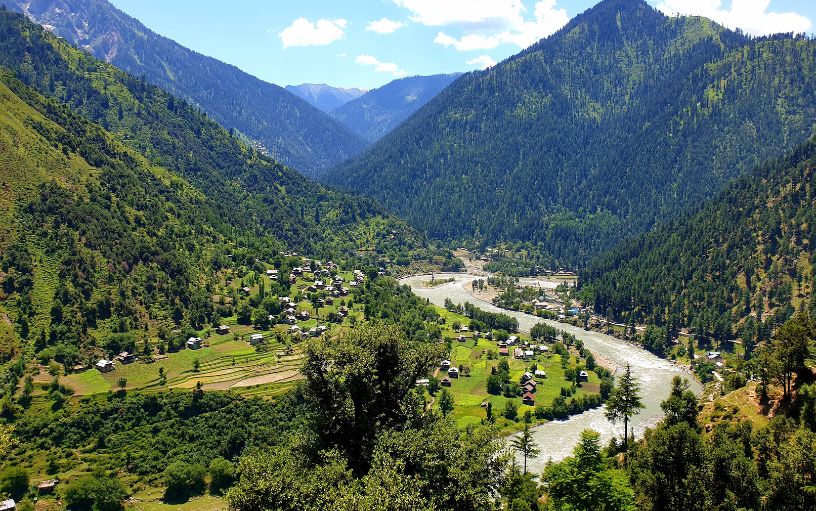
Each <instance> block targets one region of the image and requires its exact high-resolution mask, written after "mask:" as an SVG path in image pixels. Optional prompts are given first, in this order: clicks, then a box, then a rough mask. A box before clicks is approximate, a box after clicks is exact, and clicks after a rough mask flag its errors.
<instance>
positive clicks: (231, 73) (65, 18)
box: [3, 0, 366, 175]
mask: <svg viewBox="0 0 816 511" xmlns="http://www.w3.org/2000/svg"><path fill="white" fill-rule="evenodd" d="M3 3H5V5H6V6H7V7H8V8H10V9H13V10H16V11H18V12H24V13H25V14H27V15H28V16H29V17H30V18H31V19H33V20H34V21H36V22H37V23H40V24H41V25H43V26H45V27H47V28H48V29H49V30H51V31H53V32H54V33H55V34H57V35H59V36H60V37H63V38H65V39H66V40H68V41H69V42H71V43H72V44H74V45H76V46H78V47H80V48H82V49H84V50H86V51H88V52H90V53H91V54H92V55H94V56H95V57H97V58H99V59H101V60H104V61H106V62H109V63H111V64H113V65H115V66H116V67H118V68H120V69H122V70H124V71H126V72H128V73H130V74H133V75H135V76H144V77H145V79H146V80H147V81H148V82H150V83H152V84H154V85H157V86H159V87H161V88H163V89H165V90H167V91H168V92H171V93H173V94H175V95H178V96H181V97H183V98H185V99H187V100H188V101H190V102H192V103H194V104H196V105H198V106H199V107H201V108H202V109H203V110H204V111H205V112H207V114H208V115H210V116H211V117H212V118H213V119H214V120H216V121H217V122H219V123H220V124H221V125H223V126H224V127H226V128H229V129H235V130H237V131H238V132H240V133H241V134H242V135H243V136H246V137H247V138H249V139H250V140H251V141H252V142H253V143H254V144H256V145H257V146H258V147H259V148H260V149H262V150H263V151H264V152H266V153H268V154H269V155H271V156H273V157H275V158H276V159H278V160H280V161H282V162H284V163H286V164H288V165H290V166H292V167H294V168H296V169H298V170H299V171H301V172H303V173H305V174H308V175H315V174H318V173H320V172H322V171H323V170H325V169H327V168H330V167H332V166H333V165H335V164H337V163H339V162H341V161H343V160H345V159H346V158H348V157H349V156H351V155H354V154H356V153H357V152H359V151H360V150H361V149H363V147H365V145H366V144H365V141H363V140H362V139H361V138H360V137H358V136H357V135H355V134H354V133H352V132H351V131H350V130H349V129H348V128H346V127H345V126H343V125H342V124H341V123H340V122H338V121H336V120H335V119H333V118H332V117H330V116H329V115H327V114H326V113H324V112H321V111H320V110H319V109H317V108H315V107H313V106H312V105H311V104H309V103H308V102H307V101H305V100H303V99H301V98H299V97H296V96H295V95H294V94H291V93H289V92H287V91H286V90H284V89H283V88H282V87H279V86H277V85H273V84H271V83H267V82H264V81H262V80H259V79H258V78H255V77H254V76H251V75H249V74H247V73H245V72H243V71H241V70H240V69H238V68H236V67H235V66H231V65H229V64H225V63H223V62H220V61H218V60H216V59H213V58H210V57H207V56H205V55H201V54H199V53H196V52H195V51H192V50H190V49H188V48H185V47H184V46H181V45H180V44H178V43H176V42H174V41H172V40H170V39H167V38H165V37H162V36H160V35H158V34H156V33H154V32H152V31H151V30H149V29H148V28H147V27H145V26H144V25H143V24H142V23H141V22H139V21H138V20H136V19H134V18H132V17H130V16H128V15H127V14H125V13H123V12H122V11H120V10H118V9H116V8H115V7H114V6H113V5H111V4H110V3H108V2H107V1H105V0H5V1H4V2H3Z"/></svg>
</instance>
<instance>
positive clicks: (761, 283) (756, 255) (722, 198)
mask: <svg viewBox="0 0 816 511" xmlns="http://www.w3.org/2000/svg"><path fill="white" fill-rule="evenodd" d="M815 170H816V140H811V141H810V142H808V143H807V144H806V145H804V146H802V147H801V148H799V149H798V150H796V151H795V152H793V153H792V154H791V155H790V156H788V157H787V158H785V159H784V160H780V161H774V162H772V163H769V164H767V165H765V166H763V167H760V168H759V169H758V170H757V171H756V173H755V174H753V175H751V176H746V177H744V178H741V179H739V180H738V181H736V182H735V183H734V184H733V185H731V186H729V187H728V188H727V189H726V190H725V191H724V192H723V193H722V194H720V195H719V196H718V197H717V198H716V199H715V200H713V201H712V202H711V203H709V204H707V205H705V206H704V207H702V208H701V209H699V211H698V212H696V213H694V214H693V215H688V216H686V217H685V218H683V219H680V220H677V221H675V222H673V223H670V224H668V225H666V226H663V227H660V228H658V229H657V230H655V231H654V232H652V233H649V234H647V235H643V236H642V237H639V238H636V239H634V240H631V241H629V242H626V243H623V244H622V245H621V246H619V247H617V248H616V249H614V250H613V251H611V252H610V253H608V254H605V255H604V256H602V257H600V258H599V259H597V260H596V261H595V262H593V264H592V265H591V266H590V267H589V269H588V270H587V271H586V272H585V275H584V277H585V279H586V283H585V284H584V286H585V287H586V288H587V289H588V290H589V291H590V293H594V302H595V309H596V311H598V312H600V313H603V314H608V315H610V316H612V317H615V318H617V319H623V320H630V319H631V320H634V321H648V322H651V323H657V324H661V325H666V324H669V325H671V326H672V327H673V328H677V327H686V326H688V327H692V329H693V330H694V332H695V333H699V334H701V335H711V336H714V337H716V338H718V339H728V338H731V336H733V335H736V334H739V335H740V336H741V337H743V338H745V339H748V340H756V337H757V329H758V328H759V327H760V325H761V324H762V320H763V319H766V320H767V318H768V317H769V316H771V315H772V314H775V315H776V318H775V321H774V322H775V323H779V322H781V321H784V320H785V319H787V318H788V317H790V316H791V315H792V314H793V312H794V311H795V310H796V309H798V308H799V307H807V306H810V307H811V308H813V307H814V305H816V301H814V300H812V293H813V285H814V274H813V268H814V262H816V261H815V260H814V252H813V247H812V243H813V240H816V189H815V188H814V187H815V186H816V175H815V174H814V171H815ZM742 320H747V321H742ZM738 325H741V328H739V329H738V328H737V326H738Z"/></svg>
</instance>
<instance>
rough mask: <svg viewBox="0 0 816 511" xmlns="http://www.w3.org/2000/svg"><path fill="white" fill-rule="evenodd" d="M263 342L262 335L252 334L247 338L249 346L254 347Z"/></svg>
mask: <svg viewBox="0 0 816 511" xmlns="http://www.w3.org/2000/svg"><path fill="white" fill-rule="evenodd" d="M263 341H264V336H263V334H252V335H250V336H249V344H251V345H253V346H255V345H256V344H260V343H262V342H263Z"/></svg>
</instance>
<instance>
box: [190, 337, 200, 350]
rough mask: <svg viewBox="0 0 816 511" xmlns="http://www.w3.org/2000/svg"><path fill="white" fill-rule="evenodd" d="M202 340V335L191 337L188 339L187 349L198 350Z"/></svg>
mask: <svg viewBox="0 0 816 511" xmlns="http://www.w3.org/2000/svg"><path fill="white" fill-rule="evenodd" d="M202 342H203V341H202V340H201V337H190V338H189V339H187V349H190V350H197V349H199V348H200V347H201V343H202Z"/></svg>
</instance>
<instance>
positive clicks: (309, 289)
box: [306, 284, 317, 293]
mask: <svg viewBox="0 0 816 511" xmlns="http://www.w3.org/2000/svg"><path fill="white" fill-rule="evenodd" d="M306 291H308V292H310V293H314V292H316V291H317V286H315V285H314V284H312V285H310V286H309V287H307V288H306Z"/></svg>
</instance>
